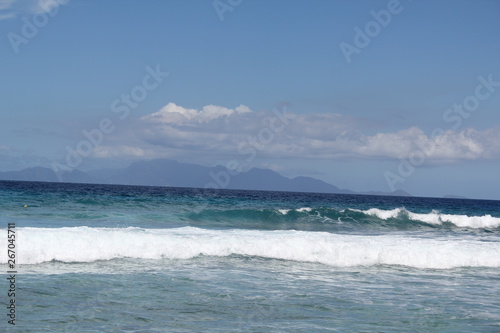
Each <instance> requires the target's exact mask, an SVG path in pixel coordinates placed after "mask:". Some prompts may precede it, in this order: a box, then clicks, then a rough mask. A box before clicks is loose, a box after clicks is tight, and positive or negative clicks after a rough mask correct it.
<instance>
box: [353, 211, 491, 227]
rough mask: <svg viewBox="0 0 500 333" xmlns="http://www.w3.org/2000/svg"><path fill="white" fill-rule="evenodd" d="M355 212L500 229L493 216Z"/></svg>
mask: <svg viewBox="0 0 500 333" xmlns="http://www.w3.org/2000/svg"><path fill="white" fill-rule="evenodd" d="M351 210H353V211H357V212H361V213H364V214H367V215H371V216H376V217H378V218H380V219H382V220H387V219H390V218H396V217H398V216H399V215H401V214H406V215H407V216H408V218H409V219H411V220H414V221H422V222H425V223H429V224H442V223H443V222H449V223H453V224H454V225H456V226H458V227H468V228H497V227H500V218H498V217H493V216H491V215H489V214H488V215H483V216H467V215H452V214H441V213H440V212H438V211H436V210H433V211H431V212H430V213H427V214H418V213H413V212H410V211H408V210H406V209H404V208H396V209H392V210H383V209H378V208H371V209H368V210H358V209H351Z"/></svg>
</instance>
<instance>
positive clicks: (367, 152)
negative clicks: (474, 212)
mask: <svg viewBox="0 0 500 333" xmlns="http://www.w3.org/2000/svg"><path fill="white" fill-rule="evenodd" d="M275 111H276V110H275ZM279 112H281V114H282V115H281V117H282V118H283V119H285V120H283V119H282V123H280V125H279V128H280V131H275V132H272V131H270V129H271V128H273V126H274V127H278V126H277V125H276V121H277V120H278V122H279V119H277V118H279V117H278V116H277V114H276V112H273V111H258V112H256V111H252V110H251V109H250V108H249V107H247V106H244V105H240V106H238V107H236V108H234V109H232V108H227V107H222V106H216V105H207V106H204V107H203V108H201V109H200V110H196V109H189V108H185V107H182V106H179V105H176V104H174V103H169V104H167V105H166V106H165V107H163V108H162V109H160V110H159V111H158V112H155V113H152V114H149V115H146V116H144V117H142V118H140V119H137V120H135V121H134V123H133V124H131V126H130V127H129V129H128V130H127V131H123V132H121V136H120V134H119V133H117V134H118V136H120V137H116V138H115V139H114V140H111V141H113V142H116V144H113V143H111V144H109V145H107V146H100V147H97V148H96V150H95V152H94V156H95V157H99V158H108V157H114V158H116V157H130V158H157V157H173V156H175V155H176V154H179V153H181V152H184V153H190V154H194V153H200V154H207V153H209V154H211V155H212V156H214V157H217V156H221V154H222V155H230V154H234V155H237V154H240V155H241V154H242V151H245V148H252V147H253V148H254V149H255V150H256V151H258V153H259V156H260V157H265V158H306V159H343V158H349V159H352V158H359V159H387V160H392V159H401V158H406V157H408V156H410V155H411V154H414V153H415V152H419V151H420V152H424V153H425V154H426V160H427V162H437V163H442V162H446V163H452V162H457V161H463V160H479V159H497V158H499V157H500V131H499V129H498V128H491V129H487V130H483V131H479V130H475V129H472V128H468V129H463V130H460V131H456V130H451V129H449V130H445V129H443V130H440V131H438V132H437V134H434V135H429V134H426V133H425V132H424V131H423V130H421V129H420V128H418V127H410V128H407V129H402V130H399V131H396V132H378V133H374V134H373V133H372V134H366V133H367V132H373V130H374V127H373V126H372V125H371V124H370V121H369V120H366V119H360V118H354V117H350V116H345V115H341V114H333V113H332V114H330V113H328V114H320V113H316V114H294V113H291V112H289V111H286V110H285V109H283V110H280V111H279ZM273 119H274V120H273ZM273 123H274V124H273ZM443 128H445V126H443ZM266 129H267V132H266ZM262 133H264V134H265V133H267V134H266V135H267V137H262V138H261V137H259V135H260V134H262ZM264 134H263V135H264ZM270 135H272V137H270Z"/></svg>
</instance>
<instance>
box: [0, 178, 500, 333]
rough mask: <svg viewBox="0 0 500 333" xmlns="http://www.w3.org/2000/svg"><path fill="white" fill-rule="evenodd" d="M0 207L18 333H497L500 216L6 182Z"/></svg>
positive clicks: (497, 211) (494, 209)
mask: <svg viewBox="0 0 500 333" xmlns="http://www.w3.org/2000/svg"><path fill="white" fill-rule="evenodd" d="M25 205H27V206H28V207H24V206H25ZM0 207H1V208H2V210H1V217H0V223H1V224H2V228H3V229H2V230H1V231H0V232H2V233H4V234H5V235H7V230H6V228H7V223H15V224H16V232H17V234H16V235H17V244H16V245H17V260H18V266H17V271H18V274H17V275H16V288H17V293H16V302H17V308H16V326H15V327H13V326H12V325H8V324H7V320H6V319H5V318H6V316H5V315H3V317H4V320H3V322H1V323H0V327H2V328H3V327H5V328H6V330H8V331H12V332H14V331H15V332H430V331H433V332H497V331H500V297H499V296H500V277H499V273H500V237H499V235H500V202H498V201H478V200H456V199H433V198H398V197H379V196H356V195H327V194H307V193H283V192H247V191H228V190H224V191H222V190H221V191H205V190H197V189H172V188H155V187H131V186H105V185H77V184H48V183H27V182H0ZM6 239H7V237H1V238H0V248H4V249H7V241H6ZM3 252H6V250H5V251H2V253H3ZM0 263H1V264H0V269H1V271H2V273H4V274H2V281H6V276H7V273H6V272H7V271H8V270H9V269H8V267H7V264H6V263H7V257H6V256H5V254H3V256H2V257H0ZM0 288H3V289H4V292H1V294H2V302H3V304H7V303H6V302H7V301H8V299H7V297H6V292H7V289H8V285H7V282H5V283H4V287H1V286H0ZM4 308H5V307H4ZM5 313H7V309H6V310H5Z"/></svg>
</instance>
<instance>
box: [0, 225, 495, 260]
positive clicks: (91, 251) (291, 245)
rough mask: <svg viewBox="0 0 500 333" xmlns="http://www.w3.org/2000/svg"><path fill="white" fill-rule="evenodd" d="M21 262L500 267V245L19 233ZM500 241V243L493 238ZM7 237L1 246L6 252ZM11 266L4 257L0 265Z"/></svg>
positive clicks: (238, 234) (186, 232)
mask: <svg viewBox="0 0 500 333" xmlns="http://www.w3.org/2000/svg"><path fill="white" fill-rule="evenodd" d="M16 231H17V234H18V238H17V244H18V261H19V262H18V263H19V264H21V265H22V264H39V263H43V262H49V261H54V260H55V261H61V262H68V263H71V262H93V261H97V260H111V259H116V258H138V259H141V258H142V259H161V258H167V259H190V258H194V257H197V256H201V255H205V256H220V257H225V256H230V255H242V256H256V257H265V258H273V259H281V260H293V261H302V262H316V263H322V264H326V265H330V266H336V267H347V266H360V265H361V266H373V265H402V266H410V267H417V268H437V269H449V268H455V267H500V243H499V242H497V241H480V240H472V239H467V238H456V237H455V238H453V237H443V238H432V239H429V238H419V237H409V236H402V235H380V236H362V235H344V234H332V233H326V232H307V231H292V230H278V231H264V230H235V229H232V230H207V229H199V228H194V227H183V228H174V229H141V228H90V227H73V228H58V229H50V228H17V229H16ZM495 239H496V238H495ZM6 245H7V244H6V240H5V239H2V240H0V247H3V248H6ZM6 262H7V256H6V254H5V253H4V254H2V256H1V259H0V263H2V264H5V263H6Z"/></svg>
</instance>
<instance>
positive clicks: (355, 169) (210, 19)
mask: <svg viewBox="0 0 500 333" xmlns="http://www.w3.org/2000/svg"><path fill="white" fill-rule="evenodd" d="M499 17H500V1H494V0H490V1H487V0H479V1H462V0H453V1H452V0H443V1H439V2H437V1H430V0H428V1H425V0H420V1H416V0H414V1H410V0H401V1H397V0H390V1H361V0H360V1H347V0H345V1H341V0H338V1H326V0H321V1H320V0H286V1H285V0H281V1H278V0H215V1H214V0H207V1H204V0H182V1H181V0H177V1H167V0H150V1H138V0H135V1H132V0H107V1H102V0H85V1H83V0H43V1H37V0H0V59H1V62H0V110H1V113H0V171H13V170H21V169H24V168H28V167H34V166H42V167H49V168H52V169H54V171H56V172H63V171H66V170H73V169H79V170H83V171H88V170H93V169H98V168H116V167H126V166H128V165H129V164H130V163H132V162H134V161H138V160H150V159H156V158H168V159H175V160H178V161H180V162H187V163H196V164H201V165H206V166H214V165H223V166H227V167H229V168H234V169H236V170H239V171H244V170H248V169H249V168H252V167H259V168H269V169H272V170H275V171H277V172H279V173H281V174H283V175H285V176H287V177H296V176H310V177H315V178H318V179H321V180H324V181H326V182H329V183H331V184H334V185H336V186H338V187H340V188H347V189H350V190H354V191H393V190H396V189H403V190H405V191H408V192H409V193H411V194H413V195H418V196H443V195H449V194H452V195H459V196H466V197H470V198H478V199H496V200H500V190H499V189H500V173H499V171H498V170H499V168H498V165H499V161H500V60H499V59H500V57H499V56H500V34H499V33H498V32H499V31H500V20H499V19H498V18H499Z"/></svg>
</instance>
